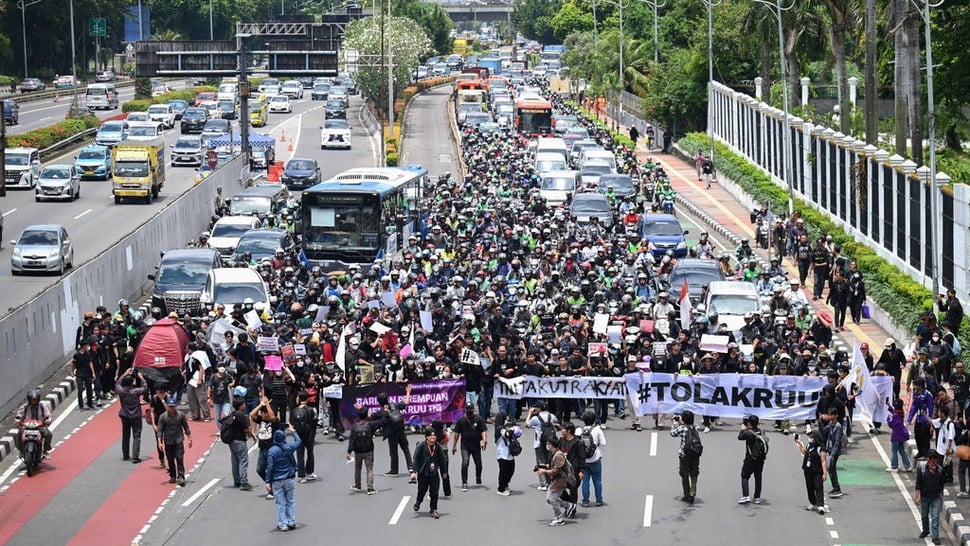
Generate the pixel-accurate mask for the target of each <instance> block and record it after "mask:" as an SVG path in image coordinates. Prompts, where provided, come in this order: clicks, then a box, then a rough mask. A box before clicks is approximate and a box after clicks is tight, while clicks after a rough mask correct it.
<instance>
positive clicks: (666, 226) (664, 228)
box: [600, 180, 684, 237]
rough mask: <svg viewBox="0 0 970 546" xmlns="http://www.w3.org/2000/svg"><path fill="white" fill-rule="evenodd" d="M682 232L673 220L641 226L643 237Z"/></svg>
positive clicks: (667, 235)
mask: <svg viewBox="0 0 970 546" xmlns="http://www.w3.org/2000/svg"><path fill="white" fill-rule="evenodd" d="M600 182H602V180H601V181H600ZM683 234H684V232H683V230H682V229H681V228H680V225H679V224H675V223H673V222H648V223H646V224H644V226H643V236H644V237H650V236H655V237H677V236H680V235H683Z"/></svg>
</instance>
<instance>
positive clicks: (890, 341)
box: [886, 337, 896, 347]
mask: <svg viewBox="0 0 970 546" xmlns="http://www.w3.org/2000/svg"><path fill="white" fill-rule="evenodd" d="M895 344H896V340H895V339H893V338H891V337H887V338H886V347H889V346H890V345H895Z"/></svg>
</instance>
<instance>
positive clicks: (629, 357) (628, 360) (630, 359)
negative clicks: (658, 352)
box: [626, 355, 637, 362]
mask: <svg viewBox="0 0 970 546" xmlns="http://www.w3.org/2000/svg"><path fill="white" fill-rule="evenodd" d="M626 360H627V362H636V361H637V355H630V356H628V357H626Z"/></svg>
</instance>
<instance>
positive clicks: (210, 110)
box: [199, 101, 222, 119]
mask: <svg viewBox="0 0 970 546" xmlns="http://www.w3.org/2000/svg"><path fill="white" fill-rule="evenodd" d="M199 108H202V109H203V110H205V112H206V115H207V116H209V119H222V113H221V112H219V103H218V102H217V101H211V102H203V103H202V104H200V105H199Z"/></svg>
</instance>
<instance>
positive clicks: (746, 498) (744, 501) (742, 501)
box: [738, 495, 751, 504]
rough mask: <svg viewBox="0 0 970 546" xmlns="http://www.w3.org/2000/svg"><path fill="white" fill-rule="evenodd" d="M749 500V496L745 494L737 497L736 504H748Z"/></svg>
mask: <svg viewBox="0 0 970 546" xmlns="http://www.w3.org/2000/svg"><path fill="white" fill-rule="evenodd" d="M749 502H751V497H749V496H747V495H745V496H744V497H741V498H739V499H738V504H748V503H749Z"/></svg>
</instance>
